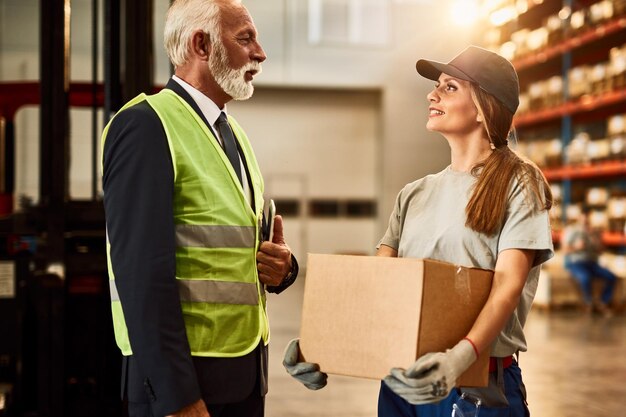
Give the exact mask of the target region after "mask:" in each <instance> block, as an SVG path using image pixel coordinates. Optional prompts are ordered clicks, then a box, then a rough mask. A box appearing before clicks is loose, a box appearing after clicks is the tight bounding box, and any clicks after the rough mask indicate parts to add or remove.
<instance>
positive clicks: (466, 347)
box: [384, 339, 476, 404]
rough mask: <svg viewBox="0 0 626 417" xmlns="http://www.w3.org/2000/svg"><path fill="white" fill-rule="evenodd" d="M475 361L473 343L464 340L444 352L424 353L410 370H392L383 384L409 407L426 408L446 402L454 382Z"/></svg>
mask: <svg viewBox="0 0 626 417" xmlns="http://www.w3.org/2000/svg"><path fill="white" fill-rule="evenodd" d="M474 361H476V353H475V350H474V347H473V345H472V343H471V342H470V341H469V340H467V339H463V340H461V341H460V342H459V343H457V344H456V345H455V346H454V347H453V348H452V349H448V350H446V352H445V353H444V352H433V353H427V354H425V355H424V356H422V357H421V358H419V359H418V360H417V362H415V363H414V364H413V366H411V367H410V368H409V369H407V370H404V369H402V368H393V369H391V374H390V375H387V376H386V377H385V379H384V382H385V384H387V386H388V387H389V388H390V389H391V390H392V391H393V392H395V393H396V394H397V395H399V396H400V397H402V398H404V399H405V400H406V401H408V402H409V403H411V404H428V403H433V402H437V401H441V400H443V399H444V398H446V397H447V396H448V395H449V394H450V391H452V389H453V388H454V386H455V385H456V380H457V378H458V377H459V376H460V375H461V374H462V373H463V372H465V371H466V370H467V368H469V367H470V365H471V364H472V363H474Z"/></svg>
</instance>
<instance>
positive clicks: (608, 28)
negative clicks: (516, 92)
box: [513, 17, 626, 71]
mask: <svg viewBox="0 0 626 417" xmlns="http://www.w3.org/2000/svg"><path fill="white" fill-rule="evenodd" d="M625 28H626V17H621V18H618V19H615V20H612V21H609V22H606V23H604V24H602V25H600V26H598V27H596V28H593V29H589V30H588V31H586V32H584V33H582V34H580V35H578V36H574V37H572V38H570V39H566V40H564V41H563V42H561V43H559V44H557V45H554V46H549V47H547V48H545V49H543V50H541V51H539V52H537V53H535V54H532V55H527V56H525V57H522V58H519V59H515V60H513V65H514V66H515V68H516V69H517V70H518V71H520V70H522V69H525V68H528V67H531V66H533V65H537V64H541V63H544V62H546V61H547V60H549V59H550V58H554V57H555V56H558V55H561V54H564V53H565V52H569V51H571V50H573V49H575V48H578V47H581V46H583V45H585V44H588V43H591V42H593V41H596V40H598V39H601V38H603V37H605V36H608V35H610V34H612V33H615V32H618V31H620V30H623V29H625Z"/></svg>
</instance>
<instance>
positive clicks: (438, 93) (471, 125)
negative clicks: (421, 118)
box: [426, 73, 479, 134]
mask: <svg viewBox="0 0 626 417" xmlns="http://www.w3.org/2000/svg"><path fill="white" fill-rule="evenodd" d="M426 98H427V99H428V101H429V102H430V106H429V107H428V122H427V123H426V128H427V129H428V130H430V131H433V132H439V133H441V134H446V133H450V134H463V133H469V132H471V131H473V130H474V129H476V128H477V127H478V126H479V123H478V110H477V109H476V104H475V103H474V100H473V99H472V93H471V84H470V82H469V81H465V80H461V79H459V78H455V77H452V76H450V75H448V74H443V73H442V74H441V75H440V76H439V80H438V81H437V82H436V84H435V88H434V89H433V90H432V91H431V92H430V93H428V95H427V96H426Z"/></svg>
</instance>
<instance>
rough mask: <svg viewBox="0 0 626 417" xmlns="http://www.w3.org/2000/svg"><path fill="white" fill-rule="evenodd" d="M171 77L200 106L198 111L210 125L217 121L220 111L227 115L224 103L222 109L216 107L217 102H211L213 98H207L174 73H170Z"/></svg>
mask: <svg viewBox="0 0 626 417" xmlns="http://www.w3.org/2000/svg"><path fill="white" fill-rule="evenodd" d="M172 79H173V80H174V81H176V82H177V83H178V84H180V86H181V87H183V88H184V89H185V91H186V92H188V93H189V95H190V96H191V98H192V99H193V101H195V102H196V104H197V105H198V107H199V108H200V111H201V112H202V114H203V115H204V117H205V118H206V120H207V122H209V123H210V124H211V126H215V122H217V119H218V118H219V117H220V113H221V112H224V113H226V114H227V115H228V112H227V110H226V106H225V105H224V109H220V108H219V107H217V104H215V103H214V102H213V100H211V99H210V98H208V97H207V96H206V95H204V94H203V93H202V92H200V91H199V90H198V89H196V88H194V87H192V86H191V85H190V84H188V83H187V82H185V81H183V80H182V79H181V78H180V77H177V76H176V75H172Z"/></svg>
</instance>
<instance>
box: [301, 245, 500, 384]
mask: <svg viewBox="0 0 626 417" xmlns="http://www.w3.org/2000/svg"><path fill="white" fill-rule="evenodd" d="M492 277H493V272H492V271H488V270H483V269H475V268H464V267H458V266H455V265H452V264H448V263H445V262H438V261H432V260H422V259H410V258H386V257H375V256H348V255H319V254H309V259H308V264H307V274H306V282H305V289H304V302H303V306H302V326H301V331H300V348H301V350H302V356H303V358H304V360H306V361H309V362H315V363H318V364H320V368H321V369H322V371H324V372H327V373H331V374H339V375H348V376H356V377H363V378H374V379H382V378H384V377H385V376H386V375H388V374H389V370H390V369H391V368H392V367H402V368H407V367H409V366H410V365H411V364H413V362H415V360H416V358H418V357H420V356H422V355H423V354H425V353H428V352H439V351H445V350H446V349H447V348H450V347H452V346H454V345H455V344H456V343H457V342H458V341H459V340H461V339H462V338H463V337H465V336H466V335H467V333H468V331H469V330H470V329H471V327H472V325H473V323H474V321H475V319H476V317H478V314H479V313H480V311H481V309H482V306H483V305H484V304H485V302H486V301H487V298H488V296H489V292H490V291H491V281H492ZM488 368H489V352H488V351H486V352H483V353H482V354H481V356H480V357H479V358H478V360H477V361H476V362H475V363H474V364H473V365H472V366H471V367H470V368H469V369H468V370H467V371H466V372H465V373H464V374H463V375H462V376H461V377H460V379H459V381H457V383H458V385H462V386H486V385H487V379H488Z"/></svg>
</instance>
